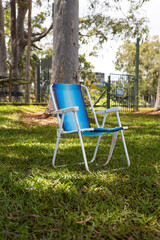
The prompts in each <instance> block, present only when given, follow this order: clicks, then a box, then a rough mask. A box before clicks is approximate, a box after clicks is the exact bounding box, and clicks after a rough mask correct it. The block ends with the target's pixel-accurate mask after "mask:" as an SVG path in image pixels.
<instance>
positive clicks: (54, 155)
mask: <svg viewBox="0 0 160 240" xmlns="http://www.w3.org/2000/svg"><path fill="white" fill-rule="evenodd" d="M60 137H61V132H60V131H59V134H58V137H57V142H56V147H55V150H54V154H53V160H52V165H53V167H56V166H55V160H56V155H57V149H58V145H59V140H60Z"/></svg>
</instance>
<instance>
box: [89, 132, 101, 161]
mask: <svg viewBox="0 0 160 240" xmlns="http://www.w3.org/2000/svg"><path fill="white" fill-rule="evenodd" d="M101 137H102V135H100V136H99V137H98V140H97V145H96V148H95V151H94V155H93V158H92V160H91V163H92V162H94V160H95V158H96V155H97V151H98V147H99V143H100V140H101Z"/></svg>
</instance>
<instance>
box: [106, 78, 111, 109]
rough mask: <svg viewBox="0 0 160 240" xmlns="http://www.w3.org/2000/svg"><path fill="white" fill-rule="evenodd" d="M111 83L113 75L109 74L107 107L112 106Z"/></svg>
mask: <svg viewBox="0 0 160 240" xmlns="http://www.w3.org/2000/svg"><path fill="white" fill-rule="evenodd" d="M110 84H111V77H110V75H109V76H108V84H107V108H110Z"/></svg>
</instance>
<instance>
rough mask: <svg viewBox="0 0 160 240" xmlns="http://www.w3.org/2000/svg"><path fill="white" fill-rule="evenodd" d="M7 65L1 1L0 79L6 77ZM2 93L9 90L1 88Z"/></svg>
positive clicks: (2, 96)
mask: <svg viewBox="0 0 160 240" xmlns="http://www.w3.org/2000/svg"><path fill="white" fill-rule="evenodd" d="M6 75H7V64H6V44H5V34H4V11H3V6H2V1H1V0H0V77H6ZM0 91H1V92H5V91H6V92H7V91H8V88H6V87H5V88H1V89H0ZM5 100H6V97H5V94H4V95H1V96H0V101H5Z"/></svg>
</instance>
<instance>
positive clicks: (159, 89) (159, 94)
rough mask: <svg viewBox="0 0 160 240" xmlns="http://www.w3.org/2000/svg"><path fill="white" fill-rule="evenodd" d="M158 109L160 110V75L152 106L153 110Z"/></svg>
mask: <svg viewBox="0 0 160 240" xmlns="http://www.w3.org/2000/svg"><path fill="white" fill-rule="evenodd" d="M158 110H160V77H159V79H158V87H157V96H156V103H155V106H154V111H158Z"/></svg>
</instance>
